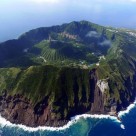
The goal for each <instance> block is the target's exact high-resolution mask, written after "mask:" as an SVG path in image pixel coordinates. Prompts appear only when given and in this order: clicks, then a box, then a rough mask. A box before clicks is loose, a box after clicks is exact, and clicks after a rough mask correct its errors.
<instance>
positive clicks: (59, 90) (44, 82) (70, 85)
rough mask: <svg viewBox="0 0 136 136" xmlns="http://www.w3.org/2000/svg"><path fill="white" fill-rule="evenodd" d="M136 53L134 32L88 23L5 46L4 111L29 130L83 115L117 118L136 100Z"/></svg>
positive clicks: (1, 71)
mask: <svg viewBox="0 0 136 136" xmlns="http://www.w3.org/2000/svg"><path fill="white" fill-rule="evenodd" d="M135 52H136V31H135V30H128V29H117V28H112V27H103V26H99V25H96V24H93V23H90V22H87V21H80V22H71V23H68V24H63V25H61V26H53V27H43V28H38V29H34V30H31V31H29V32H26V33H25V34H23V35H21V36H20V37H19V38H18V39H15V40H9V41H6V42H4V43H1V44H0V113H1V115H2V116H3V117H5V118H6V119H8V120H10V121H11V122H13V123H19V124H20V123H21V124H24V125H28V126H38V125H47V126H48V125H49V126H61V125H64V124H65V123H67V122H68V121H69V120H70V118H71V117H72V116H74V115H77V114H83V113H89V114H94V113H97V114H101V113H103V114H111V115H114V116H115V115H116V113H118V111H120V110H123V109H124V108H126V107H127V106H128V105H129V104H130V103H131V102H133V101H134V99H135V96H136V92H135V90H136V73H135V71H136V54H135ZM22 113H23V115H22Z"/></svg>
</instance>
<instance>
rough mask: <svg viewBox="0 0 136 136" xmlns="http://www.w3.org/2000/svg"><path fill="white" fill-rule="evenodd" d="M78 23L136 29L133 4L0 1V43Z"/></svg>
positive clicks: (132, 0) (125, 0)
mask: <svg viewBox="0 0 136 136" xmlns="http://www.w3.org/2000/svg"><path fill="white" fill-rule="evenodd" d="M80 20H87V21H90V22H93V23H97V24H100V25H104V26H113V27H125V28H133V29H136V0H0V42H3V41H5V40H9V39H13V38H17V37H19V36H20V35H21V34H22V33H24V32H26V31H29V30H31V29H34V28H38V27H46V26H52V25H60V24H63V23H68V22H71V21H80Z"/></svg>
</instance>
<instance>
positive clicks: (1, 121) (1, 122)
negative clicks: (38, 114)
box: [0, 114, 121, 132]
mask: <svg viewBox="0 0 136 136" xmlns="http://www.w3.org/2000/svg"><path fill="white" fill-rule="evenodd" d="M81 118H84V119H87V118H96V119H111V120H114V121H116V122H118V123H121V122H120V121H119V120H118V119H117V117H114V116H110V115H89V114H83V115H77V116H75V117H72V118H71V121H69V122H68V123H67V124H66V125H64V126H63V127H58V128H57V127H46V126H39V127H36V128H33V127H27V126H25V125H20V124H12V123H11V122H9V121H7V120H6V119H5V118H3V117H1V116H0V125H1V126H2V127H4V126H8V127H18V128H21V129H23V130H24V131H29V132H35V131H45V130H48V131H62V130H65V129H68V128H69V127H70V126H72V125H74V124H75V123H76V122H77V121H78V120H80V119H81Z"/></svg>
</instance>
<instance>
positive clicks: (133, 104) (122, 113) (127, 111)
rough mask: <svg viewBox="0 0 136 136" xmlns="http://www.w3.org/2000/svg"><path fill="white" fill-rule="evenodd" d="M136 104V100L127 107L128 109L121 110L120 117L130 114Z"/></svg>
mask: <svg viewBox="0 0 136 136" xmlns="http://www.w3.org/2000/svg"><path fill="white" fill-rule="evenodd" d="M135 106H136V100H135V102H134V103H132V104H130V105H129V106H128V107H127V109H126V110H124V111H120V112H119V113H118V117H122V116H124V115H126V114H128V113H129V112H130V111H131V110H132V109H133V108H134V107H135Z"/></svg>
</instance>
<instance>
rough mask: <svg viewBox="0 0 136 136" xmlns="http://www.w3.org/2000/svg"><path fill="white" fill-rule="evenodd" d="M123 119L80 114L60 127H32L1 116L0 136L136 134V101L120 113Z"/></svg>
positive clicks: (132, 135) (128, 135) (105, 135)
mask: <svg viewBox="0 0 136 136" xmlns="http://www.w3.org/2000/svg"><path fill="white" fill-rule="evenodd" d="M119 117H120V119H121V121H119V120H118V119H117V118H116V117H112V116H109V115H87V114H84V115H79V116H75V117H73V118H72V119H71V121H70V122H69V123H68V124H67V125H65V126H64V127H60V128H51V127H38V128H30V127H26V126H23V125H16V124H12V123H10V122H8V121H7V120H6V119H4V118H2V117H1V116H0V136H136V102H135V103H134V104H131V105H130V106H129V107H128V108H127V109H126V110H125V111H121V112H120V113H119Z"/></svg>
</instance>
